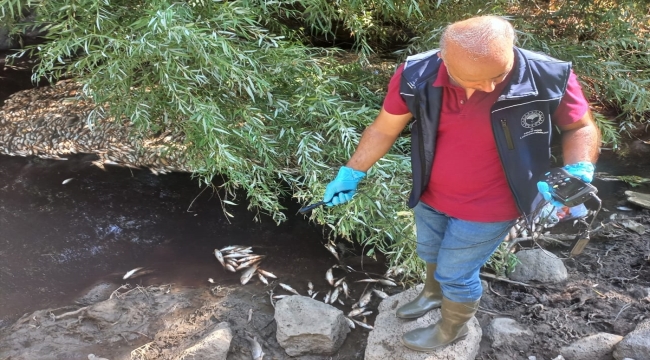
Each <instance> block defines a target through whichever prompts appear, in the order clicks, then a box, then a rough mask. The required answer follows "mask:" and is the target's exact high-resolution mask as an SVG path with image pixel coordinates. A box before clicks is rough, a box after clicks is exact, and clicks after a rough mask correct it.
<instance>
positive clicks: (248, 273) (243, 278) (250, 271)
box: [239, 265, 257, 285]
mask: <svg viewBox="0 0 650 360" xmlns="http://www.w3.org/2000/svg"><path fill="white" fill-rule="evenodd" d="M256 270H257V265H253V266H251V267H249V268H247V269H246V270H245V271H244V272H243V273H242V274H241V278H239V280H240V282H241V284H242V285H246V283H248V281H249V280H250V279H251V278H252V277H253V274H255V271H256Z"/></svg>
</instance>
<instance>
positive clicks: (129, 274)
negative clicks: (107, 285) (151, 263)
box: [122, 267, 144, 280]
mask: <svg viewBox="0 0 650 360" xmlns="http://www.w3.org/2000/svg"><path fill="white" fill-rule="evenodd" d="M142 269H144V268H142V267H138V268H135V269H133V270H129V271H127V272H126V274H124V277H122V280H126V279H128V278H130V277H131V276H133V274H135V273H136V272H138V271H140V270H142Z"/></svg>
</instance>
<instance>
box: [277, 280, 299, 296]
mask: <svg viewBox="0 0 650 360" xmlns="http://www.w3.org/2000/svg"><path fill="white" fill-rule="evenodd" d="M279 284H280V286H281V287H282V288H283V289H285V290H287V291H288V292H292V293H294V294H296V295H300V294H299V293H298V292H297V291H296V289H294V288H292V287H291V286H289V285H287V284H283V283H279Z"/></svg>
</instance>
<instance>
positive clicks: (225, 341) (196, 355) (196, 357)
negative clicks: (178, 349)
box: [180, 322, 232, 360]
mask: <svg viewBox="0 0 650 360" xmlns="http://www.w3.org/2000/svg"><path fill="white" fill-rule="evenodd" d="M231 341H232V330H231V329H230V326H229V325H228V323H227V322H221V323H218V324H217V325H216V326H215V328H214V330H212V331H210V332H209V333H208V334H207V335H205V336H204V337H203V338H201V339H200V340H198V341H197V342H196V343H194V344H193V345H191V346H190V347H188V348H187V349H185V350H184V351H183V354H182V355H181V356H180V359H186V360H213V359H225V358H226V356H227V355H228V351H229V350H230V342H231Z"/></svg>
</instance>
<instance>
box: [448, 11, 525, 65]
mask: <svg viewBox="0 0 650 360" xmlns="http://www.w3.org/2000/svg"><path fill="white" fill-rule="evenodd" d="M515 40H516V34H515V29H514V28H513V27H512V25H511V24H510V23H509V22H508V21H506V20H504V19H503V18H501V17H498V16H479V17H473V18H470V19H467V20H463V21H459V22H455V23H453V24H451V25H449V26H447V28H446V29H445V30H444V32H443V33H442V37H441V38H440V52H441V55H442V58H443V59H444V58H445V55H446V53H447V52H449V50H450V49H451V48H453V50H458V51H461V52H462V53H464V55H466V56H467V57H469V58H470V59H472V60H474V61H480V60H484V59H489V58H494V57H499V56H503V55H504V54H505V53H508V52H512V46H513V45H514V44H515ZM453 50H452V51H453Z"/></svg>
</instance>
